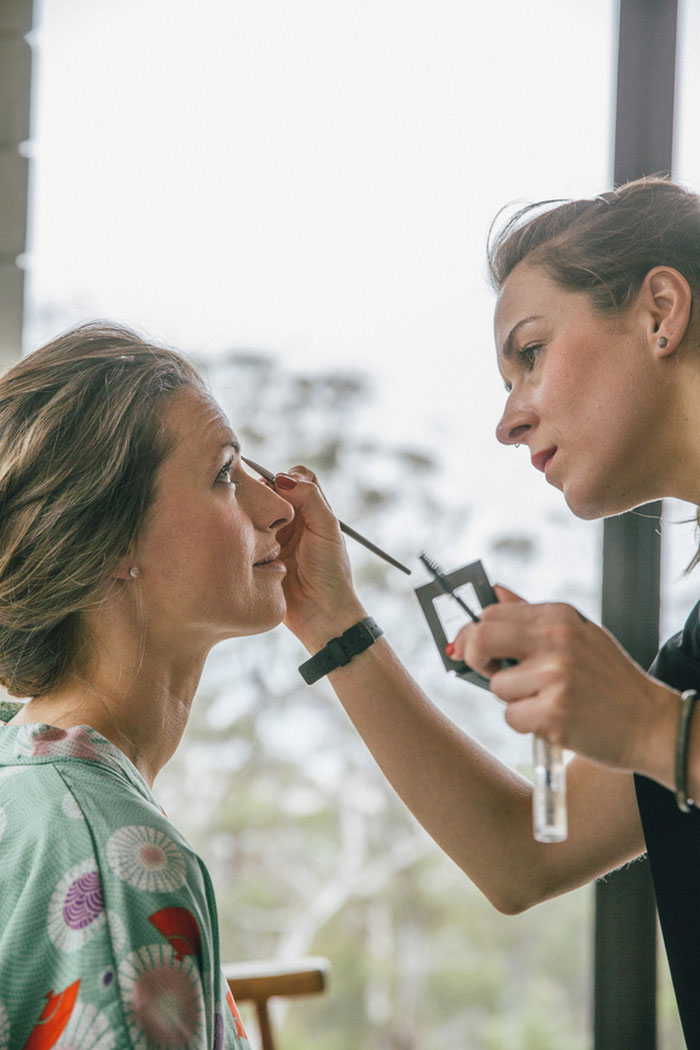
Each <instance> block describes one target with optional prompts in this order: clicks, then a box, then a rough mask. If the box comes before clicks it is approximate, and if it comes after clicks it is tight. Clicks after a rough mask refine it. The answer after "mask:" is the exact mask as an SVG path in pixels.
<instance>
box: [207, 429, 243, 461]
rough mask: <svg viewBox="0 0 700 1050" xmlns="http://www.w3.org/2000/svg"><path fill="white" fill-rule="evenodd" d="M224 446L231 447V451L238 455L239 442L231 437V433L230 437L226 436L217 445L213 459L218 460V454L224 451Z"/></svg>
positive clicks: (239, 449)
mask: <svg viewBox="0 0 700 1050" xmlns="http://www.w3.org/2000/svg"><path fill="white" fill-rule="evenodd" d="M225 448H232V449H233V451H234V452H235V453H236V455H240V451H241V444H240V442H239V441H238V439H237V438H235V437H233V435H232V436H231V437H229V438H227V439H226V441H222V442H221V444H220V445H219V447H218V448H217V450H216V455H215V456H214V457H213V458H214V461H216V460H218V458H219V456H220V455H221V453H222V452H223V451H224V449H225Z"/></svg>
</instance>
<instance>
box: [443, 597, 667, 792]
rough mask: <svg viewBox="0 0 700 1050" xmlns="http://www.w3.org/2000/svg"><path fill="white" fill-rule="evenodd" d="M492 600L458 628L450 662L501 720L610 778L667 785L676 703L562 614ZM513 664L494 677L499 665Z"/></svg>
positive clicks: (613, 648)
mask: <svg viewBox="0 0 700 1050" xmlns="http://www.w3.org/2000/svg"><path fill="white" fill-rule="evenodd" d="M496 593H497V595H498V598H499V601H498V603H497V604H495V605H489V606H488V607H487V608H486V609H484V611H483V613H482V616H481V622H480V623H478V624H469V625H468V626H466V627H464V628H462V630H461V631H460V633H459V635H458V636H457V638H456V639H455V642H454V652H453V654H452V655H453V658H454V659H455V660H458V659H462V660H465V661H466V662H467V663H468V664H469V666H470V667H474V668H476V669H477V670H478V671H480V672H481V673H482V674H484V675H486V676H487V677H490V678H491V689H492V691H493V693H494V694H495V695H496V696H498V697H500V699H501V700H503V701H505V703H506V704H507V705H508V710H507V711H506V721H507V722H508V724H509V725H510V726H512V728H513V729H516V730H517V731H518V732H521V733H538V734H540V735H542V736H546V737H549V739H550V740H553V741H555V742H557V743H560V744H563V746H564V747H567V748H570V749H571V750H573V751H576V752H578V753H580V754H582V755H585V756H587V757H588V758H592V759H594V760H596V761H598V762H601V763H603V764H605V765H609V766H612V767H614V768H618V769H625V770H636V771H638V772H642V773H648V774H649V775H652V776H655V777H657V778H658V777H659V776H660V774H661V773H662V772H663V779H666V778H667V776H666V775H667V771H668V770H667V767H668V762H669V760H671V759H672V754H673V739H674V735H675V725H676V719H677V715H678V694H677V693H675V692H674V690H672V689H669V688H668V687H667V686H665V685H663V684H662V683H660V682H657V681H656V680H655V679H653V678H650V677H649V676H648V675H647V674H646V673H645V672H644V671H643V670H642V668H641V667H639V665H638V664H636V663H635V662H634V660H632V659H631V657H630V656H629V655H628V654H627V653H626V652H625V651H624V649H623V648H622V647H621V646H620V645H619V644H618V642H617V641H616V640H615V639H614V638H613V637H612V635H611V634H610V633H609V632H608V631H606V630H605V629H604V628H602V627H599V626H597V625H596V624H594V623H591V622H590V621H589V620H586V619H585V617H583V616H582V615H581V614H580V613H579V612H578V611H577V610H576V609H574V608H573V607H572V606H570V605H564V604H560V603H556V604H555V603H547V604H538V605H530V604H528V603H527V602H525V601H523V600H522V599H521V598H518V596H517V595H515V594H513V592H512V591H507V590H506V589H505V588H502V587H498V588H496ZM504 659H509V660H516V661H517V664H516V665H515V666H513V667H507V668H505V669H503V670H501V669H500V667H501V664H500V662H501V660H504Z"/></svg>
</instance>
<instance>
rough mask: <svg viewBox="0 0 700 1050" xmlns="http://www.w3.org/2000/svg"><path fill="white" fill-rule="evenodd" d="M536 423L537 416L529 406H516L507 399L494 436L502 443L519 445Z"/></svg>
mask: <svg viewBox="0 0 700 1050" xmlns="http://www.w3.org/2000/svg"><path fill="white" fill-rule="evenodd" d="M536 423H537V416H536V414H535V413H534V412H533V411H532V409H529V408H522V407H518V405H516V404H512V403H511V402H510V400H509V401H507V402H506V407H505V410H504V412H503V415H502V416H501V418H500V421H499V423H498V426H497V427H496V438H497V439H498V440H499V441H500V442H501V444H502V445H519V444H520V443H521V442H523V441H526V440H527V436H528V434H529V432H530V431H531V430H532V428H533V427H534V426H535V425H536Z"/></svg>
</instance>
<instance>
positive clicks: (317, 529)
mask: <svg viewBox="0 0 700 1050" xmlns="http://www.w3.org/2000/svg"><path fill="white" fill-rule="evenodd" d="M275 487H276V489H277V490H278V491H279V492H280V494H281V495H283V496H284V498H285V499H286V500H288V501H289V503H291V505H292V507H293V508H294V515H295V516H294V521H293V522H292V523H291V524H290V525H289V526H287V527H286V528H285V529H283V530H282V531H281V532H280V534H279V539H280V542H281V544H282V558H283V560H284V562H285V564H286V566H287V575H286V577H285V580H284V585H283V586H284V591H285V597H286V599H287V614H286V616H285V623H286V624H287V626H288V627H289V628H290V630H292V631H293V632H294V633H295V634H296V635H297V637H299V638H300V639H301V641H302V642H304V644H305V645H307V646H308V647H309V648H310V649H317V648H320V647H322V646H323V645H325V644H326V642H327V641H328V639H329V638H330V637H333V636H334V634H338V633H340V634H342V632H343V631H344V630H345V629H346V628H348V627H350V626H352V624H353V623H355V622H357V620H358V619H362V618H363V616H364V615H366V614H365V613H364V612H363V610H362V608H361V606H360V603H359V601H358V599H357V597H356V595H355V593H354V590H353V585H352V573H351V570H350V562H349V559H348V556H347V551H346V549H345V541H344V540H343V537H342V534H341V531H340V526H339V525H338V521H337V519H336V517H335V515H334V514H333V512H332V510H331V508H330V506H329V504H328V501H327V499H326V497H325V495H324V494H323V492H322V491H321V488H320V486H319V485H318V483H317V480H316V477H315V475H314V473H313V471H311V470H309V469H308V468H307V467H303V466H296V467H292V468H291V469H290V470H289V471H287V472H286V473H284V474H278V475H276V477H275ZM336 625H338V626H336ZM341 625H342V626H341ZM329 631H330V633H329Z"/></svg>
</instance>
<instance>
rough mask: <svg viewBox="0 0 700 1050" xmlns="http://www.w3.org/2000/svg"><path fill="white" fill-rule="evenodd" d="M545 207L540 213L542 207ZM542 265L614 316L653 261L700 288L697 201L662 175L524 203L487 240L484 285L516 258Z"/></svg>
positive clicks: (496, 282)
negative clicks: (588, 194)
mask: <svg viewBox="0 0 700 1050" xmlns="http://www.w3.org/2000/svg"><path fill="white" fill-rule="evenodd" d="M543 209H544V210H543ZM525 260H527V262H528V263H532V264H535V265H540V266H542V267H543V268H544V269H545V270H546V271H547V273H548V274H549V276H550V277H551V278H552V280H554V281H555V282H556V283H557V284H558V285H560V286H561V287H562V288H565V289H567V290H568V291H578V292H586V293H587V295H588V297H589V300H590V302H591V305H592V306H593V308H594V309H596V310H597V311H598V312H599V313H601V314H615V313H621V312H622V311H624V310H625V308H626V307H627V306H629V305H631V303H632V302H633V301H634V299H635V297H636V296H637V294H638V292H639V290H640V288H641V285H642V282H643V281H644V278H645V277H646V275H647V274H648V273H649V271H650V270H652V269H653V268H654V267H655V266H671V267H673V268H674V269H675V270H678V271H679V273H681V274H682V275H683V277H685V279H686V280H687V281H688V284H689V285H690V287H691V289H692V291H693V296H694V297H695V295H696V294H697V293H698V292H699V291H700V198H699V197H698V196H697V195H696V194H694V193H691V192H690V191H689V190H686V189H684V188H683V187H681V186H679V185H677V184H676V183H673V182H670V181H668V180H667V179H663V178H658V177H648V178H643V179H636V180H635V181H634V182H628V183H625V184H624V185H622V186H620V187H619V188H618V189H617V190H615V191H613V192H610V193H604V194H601V195H600V196H599V197H595V198H593V199H591V200H576V201H565V202H563V203H562V202H559V201H543V202H541V203H539V204H529V205H527V206H525V207H524V208H521V209H520V210H519V211H517V213H516V214H514V215H512V216H511V218H510V219H508V220H507V221H506V223H505V225H503V226H502V228H501V229H499V230H495V228H494V227H492V231H491V234H490V237H489V247H488V269H489V277H490V280H491V284H492V286H493V287H494V289H495V290H496V291H500V290H501V288H502V287H503V285H504V283H505V281H506V279H507V278H508V276H509V274H510V273H511V272H512V271H513V270H514V269H515V267H516V266H517V265H518V263H520V262H523V261H525Z"/></svg>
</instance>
